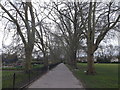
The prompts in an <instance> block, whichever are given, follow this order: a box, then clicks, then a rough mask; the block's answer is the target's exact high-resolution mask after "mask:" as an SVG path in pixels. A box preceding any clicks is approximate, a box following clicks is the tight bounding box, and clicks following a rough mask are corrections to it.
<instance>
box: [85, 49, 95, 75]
mask: <svg viewBox="0 0 120 90" xmlns="http://www.w3.org/2000/svg"><path fill="white" fill-rule="evenodd" d="M87 74H88V75H95V74H96V71H95V67H94V53H93V52H92V49H91V48H90V47H89V49H88V52H87Z"/></svg>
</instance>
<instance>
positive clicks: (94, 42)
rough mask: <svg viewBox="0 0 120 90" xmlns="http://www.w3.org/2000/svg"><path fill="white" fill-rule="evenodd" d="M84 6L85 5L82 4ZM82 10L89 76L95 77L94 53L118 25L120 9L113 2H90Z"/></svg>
mask: <svg viewBox="0 0 120 90" xmlns="http://www.w3.org/2000/svg"><path fill="white" fill-rule="evenodd" d="M82 5H84V4H83V3H82ZM82 5H81V6H82ZM101 8H102V9H101ZM80 9H81V10H80V16H81V19H82V24H83V26H84V30H85V31H84V35H85V36H86V38H87V57H88V58H87V60H88V62H87V63H88V69H87V74H90V75H91V74H92V75H93V74H95V73H96V71H95V67H94V52H95V51H96V50H97V49H98V46H99V44H100V42H101V41H102V40H103V39H104V37H105V36H106V33H107V32H108V31H110V30H111V29H113V28H114V27H115V26H116V25H117V23H118V21H119V19H120V15H119V14H118V13H117V12H118V10H119V9H120V8H118V6H115V4H114V3H113V2H109V3H108V4H103V3H97V2H90V3H87V4H86V5H85V6H84V7H80ZM103 9H104V10H103ZM86 11H87V12H86ZM85 13H86V16H85ZM114 15H116V16H114Z"/></svg>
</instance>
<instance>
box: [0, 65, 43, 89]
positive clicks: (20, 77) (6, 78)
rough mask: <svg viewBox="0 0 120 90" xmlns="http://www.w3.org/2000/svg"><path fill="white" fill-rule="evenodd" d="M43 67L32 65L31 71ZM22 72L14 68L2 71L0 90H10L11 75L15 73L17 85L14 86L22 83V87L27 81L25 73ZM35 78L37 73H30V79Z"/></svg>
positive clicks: (11, 84)
mask: <svg viewBox="0 0 120 90" xmlns="http://www.w3.org/2000/svg"><path fill="white" fill-rule="evenodd" d="M43 66H44V65H43V64H39V65H34V66H33V69H37V68H38V69H40V68H42V67H43ZM23 70H24V69H23ZM23 70H21V69H19V70H18V69H16V68H14V67H13V68H12V69H11V68H10V70H9V68H7V69H5V70H2V88H12V87H13V75H14V73H16V80H15V83H18V84H17V85H16V86H19V84H20V83H19V82H22V81H24V82H23V85H24V83H25V82H28V80H29V76H28V74H27V73H24V72H23ZM36 76H37V72H32V74H31V77H36Z"/></svg>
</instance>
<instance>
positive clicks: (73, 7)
mask: <svg viewBox="0 0 120 90" xmlns="http://www.w3.org/2000/svg"><path fill="white" fill-rule="evenodd" d="M52 9H53V12H51V13H50V16H49V17H48V18H49V19H50V20H52V21H54V22H55V24H56V26H57V30H60V32H61V34H62V40H63V42H64V41H65V42H64V43H65V44H66V45H65V47H66V49H65V50H66V52H67V54H68V59H69V60H68V61H69V64H71V66H73V67H74V68H77V64H76V53H77V50H78V46H79V40H80V38H81V36H82V26H81V25H82V23H81V22H80V18H79V5H78V3H77V2H67V1H66V2H64V1H58V2H53V4H52ZM57 30H56V31H57Z"/></svg>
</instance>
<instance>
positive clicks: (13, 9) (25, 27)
mask: <svg viewBox="0 0 120 90" xmlns="http://www.w3.org/2000/svg"><path fill="white" fill-rule="evenodd" d="M7 3H8V4H9V7H10V8H7V7H5V6H4V5H3V4H2V3H0V7H1V8H2V10H3V11H4V13H6V14H7V16H6V14H4V13H3V17H4V18H6V19H8V20H9V21H10V22H12V23H13V24H14V25H15V27H16V28H15V29H16V30H17V32H18V34H19V36H20V37H21V39H22V42H23V44H24V48H25V57H26V59H25V62H26V63H25V70H26V71H28V70H30V69H31V60H32V51H33V48H34V40H35V30H36V28H35V15H34V10H33V5H32V3H31V2H27V1H26V2H17V1H16V2H10V1H7ZM25 32H26V33H25ZM26 36H27V37H26Z"/></svg>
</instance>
